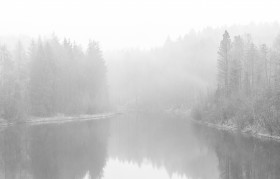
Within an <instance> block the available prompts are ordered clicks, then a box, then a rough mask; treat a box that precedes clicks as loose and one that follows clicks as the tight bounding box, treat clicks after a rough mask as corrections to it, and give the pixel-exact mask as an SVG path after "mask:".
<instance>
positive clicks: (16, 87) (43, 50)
mask: <svg viewBox="0 0 280 179" xmlns="http://www.w3.org/2000/svg"><path fill="white" fill-rule="evenodd" d="M11 49H12V50H11ZM106 71H107V70H106V66H105V61H104V60H103V56H102V52H101V50H100V49H99V45H98V44H97V43H96V42H94V41H90V42H89V44H88V47H87V49H86V51H83V50H82V48H81V47H80V46H79V45H77V44H76V43H75V42H71V41H70V40H68V39H64V41H63V42H60V41H59V40H58V38H57V37H56V36H53V37H52V38H49V39H44V40H42V39H41V38H38V40H34V41H32V42H31V44H30V45H29V47H27V48H25V46H24V45H22V44H21V42H18V43H17V44H16V45H15V47H14V48H9V49H8V48H7V47H6V46H5V45H1V47H0V74H1V75H0V82H1V83H0V117H1V118H4V119H17V118H23V117H24V116H29V115H32V116H52V115H57V114H68V115H74V114H91V113H94V112H100V111H103V110H105V108H106V107H107V106H108V94H107V81H106V80H107V79H106Z"/></svg>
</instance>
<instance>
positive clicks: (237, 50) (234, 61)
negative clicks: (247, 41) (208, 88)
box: [229, 36, 244, 92]
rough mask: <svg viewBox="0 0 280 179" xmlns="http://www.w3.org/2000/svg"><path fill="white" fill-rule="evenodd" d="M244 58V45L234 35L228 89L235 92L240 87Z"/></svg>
mask: <svg viewBox="0 0 280 179" xmlns="http://www.w3.org/2000/svg"><path fill="white" fill-rule="evenodd" d="M243 58H244V45H243V40H242V38H241V37H240V36H236V37H234V41H233V44H232V49H231V59H230V85H229V86H230V90H231V92H236V91H239V90H240V89H241V84H242V83H241V82H242V63H243Z"/></svg>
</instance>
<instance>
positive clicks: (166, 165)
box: [0, 114, 280, 179]
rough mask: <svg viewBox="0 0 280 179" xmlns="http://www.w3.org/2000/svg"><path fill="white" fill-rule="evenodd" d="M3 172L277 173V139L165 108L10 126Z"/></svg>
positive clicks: (182, 178)
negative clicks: (225, 127)
mask: <svg viewBox="0 0 280 179" xmlns="http://www.w3.org/2000/svg"><path fill="white" fill-rule="evenodd" d="M0 145H1V146H2V147H1V150H0V153H1V156H2V157H1V167H0V171H1V178H42V179H44V178H46V179H47V178H53V179H56V178H57V179H58V178H65V179H66V178H94V179H95V178H103V179H112V178H122V179H129V178H147V179H148V178H151V179H152V178H166V179H169V178H170V179H186V178H192V179H198V178H200V179H209V178H210V179H211V178H213V179H214V178H228V177H230V178H277V176H279V172H278V171H279V169H278V165H279V162H280V157H279V153H278V151H279V147H280V144H279V143H275V142H263V141H260V140H258V139H254V138H250V137H245V136H242V135H232V134H230V133H227V132H222V131H217V130H215V129H211V128H207V127H203V126H200V125H198V124H195V123H190V122H188V121H186V119H185V118H181V117H176V116H173V115H162V114H152V115H151V114H128V115H124V116H120V117H116V118H112V119H108V120H100V121H88V122H77V123H75V122H74V123H66V124H60V125H59V124H46V125H39V126H14V127H10V128H7V129H4V130H2V132H1V135H0Z"/></svg>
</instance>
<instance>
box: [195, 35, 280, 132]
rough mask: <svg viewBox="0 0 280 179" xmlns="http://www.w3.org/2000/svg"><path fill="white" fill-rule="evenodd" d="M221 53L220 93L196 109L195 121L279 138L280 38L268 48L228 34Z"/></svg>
mask: <svg viewBox="0 0 280 179" xmlns="http://www.w3.org/2000/svg"><path fill="white" fill-rule="evenodd" d="M217 51H218V53H217V89H216V91H215V93H214V94H212V93H211V94H208V95H207V96H206V97H205V98H204V99H203V100H201V101H200V102H198V103H197V105H196V106H195V107H194V109H193V111H192V114H193V116H194V117H195V119H197V120H205V121H208V122H212V123H215V124H222V125H225V126H231V127H236V128H238V129H241V130H244V131H252V132H263V133H269V134H271V135H279V134H280V132H279V129H280V121H279V117H280V113H279V110H280V98H279V92H280V91H279V90H280V88H279V87H280V68H279V67H280V66H279V65H280V63H279V59H280V36H278V37H276V38H275V40H274V42H273V43H272V46H271V47H268V46H267V45H266V44H255V43H254V41H253V39H252V37H251V36H250V35H249V34H246V35H243V36H240V35H238V36H234V37H231V36H230V34H229V32H227V31H225V32H224V34H223V36H222V40H221V42H220V46H219V49H218V50H217Z"/></svg>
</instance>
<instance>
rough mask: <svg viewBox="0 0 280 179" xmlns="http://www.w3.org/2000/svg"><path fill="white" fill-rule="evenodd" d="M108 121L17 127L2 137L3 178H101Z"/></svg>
mask: <svg viewBox="0 0 280 179" xmlns="http://www.w3.org/2000/svg"><path fill="white" fill-rule="evenodd" d="M108 122H109V121H106V120H105V121H102V122H97V121H89V122H83V123H72V124H70V123H69V124H62V125H42V126H36V127H25V126H16V127H11V128H8V129H6V130H5V131H3V132H2V134H1V135H0V152H1V159H0V170H1V175H0V178H11V179H13V178H40V179H56V178H57V179H64V178H65V179H66V178H67V179H69V178H82V177H83V176H85V175H86V174H87V173H88V174H89V175H90V176H91V178H99V177H100V176H101V175H102V169H103V167H104V165H105V162H106V161H105V160H106V156H107V138H108V134H109V133H108Z"/></svg>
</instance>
